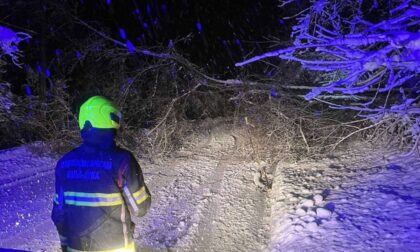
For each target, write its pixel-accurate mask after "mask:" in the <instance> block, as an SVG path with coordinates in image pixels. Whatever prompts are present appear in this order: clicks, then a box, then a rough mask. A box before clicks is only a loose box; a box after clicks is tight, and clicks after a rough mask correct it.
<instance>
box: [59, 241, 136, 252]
mask: <svg viewBox="0 0 420 252" xmlns="http://www.w3.org/2000/svg"><path fill="white" fill-rule="evenodd" d="M67 251H69V252H90V251H86V250H77V249H73V248H70V247H67ZM135 251H136V248H135V245H134V242H132V243H130V244H128V246H125V247H124V248H120V249H111V250H95V252H135Z"/></svg>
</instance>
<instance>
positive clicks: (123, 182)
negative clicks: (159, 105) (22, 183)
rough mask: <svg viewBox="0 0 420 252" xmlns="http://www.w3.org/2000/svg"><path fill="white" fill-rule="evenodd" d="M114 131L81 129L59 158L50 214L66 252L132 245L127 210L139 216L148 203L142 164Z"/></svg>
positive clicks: (146, 208) (147, 206) (148, 196)
mask: <svg viewBox="0 0 420 252" xmlns="http://www.w3.org/2000/svg"><path fill="white" fill-rule="evenodd" d="M114 135H115V131H114V130H112V129H94V128H91V129H89V130H83V131H82V138H83V144H82V145H81V146H80V147H78V148H76V149H74V150H72V151H70V152H69V153H67V154H66V155H64V156H63V157H62V158H61V159H60V160H59V161H58V163H57V166H56V169H55V190H56V193H55V197H54V206H53V210H52V219H53V221H54V224H55V225H56V227H57V230H58V233H59V235H60V240H61V242H62V245H63V246H67V249H68V250H69V251H72V250H73V251H98V250H99V251H100V250H114V249H121V248H127V247H131V246H134V242H133V240H132V235H133V232H134V224H133V223H132V222H131V218H130V213H131V214H132V215H136V216H143V215H144V214H146V212H147V210H148V209H149V207H150V202H151V197H150V193H149V191H148V189H147V187H146V185H145V183H144V179H143V175H142V172H141V169H140V166H139V165H138V163H137V162H136V160H135V158H134V156H133V155H132V154H131V153H130V152H129V151H127V150H123V149H121V148H119V147H117V146H116V145H115V142H114Z"/></svg>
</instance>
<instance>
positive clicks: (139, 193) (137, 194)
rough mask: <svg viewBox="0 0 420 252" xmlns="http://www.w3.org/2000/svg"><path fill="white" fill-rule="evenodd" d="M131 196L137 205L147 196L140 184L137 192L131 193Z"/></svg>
mask: <svg viewBox="0 0 420 252" xmlns="http://www.w3.org/2000/svg"><path fill="white" fill-rule="evenodd" d="M133 196H134V199H135V200H136V203H137V205H140V204H141V203H143V201H145V200H146V199H147V198H148V197H149V195H148V194H147V192H146V188H145V187H144V186H142V187H141V188H140V190H138V191H137V192H135V193H133Z"/></svg>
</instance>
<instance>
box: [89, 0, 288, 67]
mask: <svg viewBox="0 0 420 252" xmlns="http://www.w3.org/2000/svg"><path fill="white" fill-rule="evenodd" d="M87 2H89V1H86V3H87ZM91 2H93V1H91ZM86 3H85V4H84V5H86V6H82V8H81V9H83V10H84V12H83V14H84V15H85V16H86V18H85V19H86V20H89V18H92V17H94V19H96V20H101V22H104V23H106V25H107V26H108V27H110V28H111V29H112V30H113V32H114V33H113V35H114V37H115V38H119V39H121V34H120V28H122V29H124V31H125V33H126V37H127V39H129V40H130V41H132V42H133V43H134V44H135V45H144V46H150V47H153V46H156V45H164V46H166V45H168V44H169V41H170V40H173V41H174V40H177V39H182V38H187V39H186V40H185V41H184V42H181V43H178V44H177V45H176V48H177V49H178V50H180V52H181V53H182V54H183V55H184V56H185V57H187V58H188V59H190V60H191V61H192V62H194V63H196V64H198V65H199V66H201V67H204V68H206V69H207V70H208V71H209V72H210V73H215V74H225V73H230V72H232V70H233V68H234V67H233V64H234V63H235V62H237V61H241V60H242V59H244V58H245V57H247V55H248V54H250V53H251V54H255V53H261V52H263V51H265V50H264V49H267V48H268V46H269V45H270V43H268V42H267V36H269V35H270V36H275V37H278V38H279V39H288V37H289V33H288V32H287V29H286V28H285V24H284V22H282V21H281V16H282V13H281V11H282V10H281V9H280V8H278V7H277V5H278V1H277V0H264V1H254V0H242V1H226V0H225V1H222V0H212V1H205V0H200V1H194V0H181V1H180V0H172V1H168V0H167V1H156V0H154V1H135V0H130V1H97V3H96V4H93V5H92V4H90V5H89V4H86Z"/></svg>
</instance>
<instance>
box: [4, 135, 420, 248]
mask: <svg viewBox="0 0 420 252" xmlns="http://www.w3.org/2000/svg"><path fill="white" fill-rule="evenodd" d="M236 147H237V146H235V138H234V137H233V135H232V134H231V132H230V131H229V130H226V129H223V127H221V128H220V127H219V128H215V129H212V130H211V132H210V135H208V136H203V137H202V138H201V139H197V140H196V141H194V143H192V144H191V145H190V146H189V147H187V148H185V149H182V150H180V151H178V152H176V153H174V154H173V155H172V156H171V157H168V158H166V159H164V160H160V162H158V163H150V162H147V161H146V160H143V159H141V158H139V161H140V163H141V165H142V168H143V171H144V174H145V179H146V183H147V184H148V186H149V187H150V191H151V193H152V197H153V200H152V201H153V202H152V207H151V209H150V212H149V213H148V214H147V215H146V216H145V217H144V218H141V219H136V220H135V221H136V223H137V228H136V233H135V236H136V240H137V244H138V246H139V248H141V249H142V250H141V251H309V250H311V251H416V249H417V251H418V248H420V217H419V216H420V172H419V169H420V159H419V158H418V157H409V158H401V157H399V158H398V157H397V156H396V155H395V153H390V152H386V151H381V148H373V147H372V146H369V145H366V144H363V145H361V144H351V145H350V146H349V147H348V148H346V149H345V150H342V151H341V152H336V153H334V155H326V156H325V157H324V158H319V159H317V160H303V161H300V162H296V163H285V162H281V163H279V164H278V165H277V168H276V172H275V174H274V183H273V188H272V190H269V191H268V192H266V191H263V190H261V188H259V184H258V183H255V182H256V181H255V178H256V177H258V176H259V170H260V169H262V168H263V165H264V163H260V164H258V163H255V162H250V161H249V160H248V159H247V158H244V157H241V156H239V155H238V154H237V151H236V150H235V149H236ZM40 153H41V154H40ZM42 153H43V151H42V148H41V147H40V146H33V145H25V146H21V147H18V148H14V149H9V150H4V151H0V175H1V176H0V200H1V201H0V207H1V211H0V225H1V228H0V248H13V249H23V250H28V251H58V250H59V242H58V236H57V234H56V233H55V228H54V226H53V224H52V222H51V220H50V210H51V207H52V202H51V201H52V200H51V199H52V195H53V193H54V192H53V180H54V178H53V169H54V166H55V163H56V160H57V156H55V155H52V154H42Z"/></svg>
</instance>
